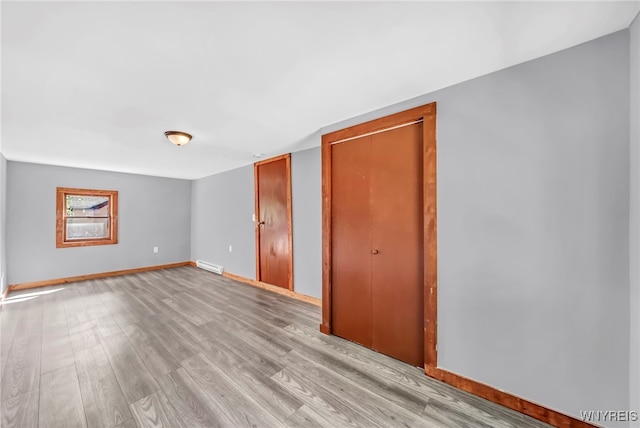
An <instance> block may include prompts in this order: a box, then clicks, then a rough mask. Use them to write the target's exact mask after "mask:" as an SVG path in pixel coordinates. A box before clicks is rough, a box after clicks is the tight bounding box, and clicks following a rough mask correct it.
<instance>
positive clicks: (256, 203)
mask: <svg viewBox="0 0 640 428" xmlns="http://www.w3.org/2000/svg"><path fill="white" fill-rule="evenodd" d="M282 159H284V160H285V168H286V176H287V232H288V233H287V240H288V246H289V260H288V264H289V266H288V268H287V272H288V278H289V281H288V289H289V290H290V291H293V223H292V212H293V208H292V198H291V153H287V154H284V155H280V156H276V157H273V158H269V159H265V160H261V161H259V162H255V163H254V164H253V189H254V190H253V193H254V206H255V216H256V221H255V224H254V227H255V237H256V281H261V276H260V227H259V226H258V223H259V221H260V217H259V216H260V199H259V197H258V196H259V194H258V174H259V173H258V167H259V166H261V165H264V164H267V163H271V162H276V161H279V160H282Z"/></svg>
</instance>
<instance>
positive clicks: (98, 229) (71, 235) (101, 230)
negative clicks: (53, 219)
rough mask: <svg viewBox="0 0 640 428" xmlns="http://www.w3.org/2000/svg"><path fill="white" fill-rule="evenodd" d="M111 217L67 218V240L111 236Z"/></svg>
mask: <svg viewBox="0 0 640 428" xmlns="http://www.w3.org/2000/svg"><path fill="white" fill-rule="evenodd" d="M109 236H110V233H109V219H108V218H90V217H75V218H67V240H77V239H96V238H98V239H100V238H109Z"/></svg>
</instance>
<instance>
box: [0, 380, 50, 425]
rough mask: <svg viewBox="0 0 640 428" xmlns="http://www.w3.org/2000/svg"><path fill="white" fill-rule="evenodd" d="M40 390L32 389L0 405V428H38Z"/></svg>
mask: <svg viewBox="0 0 640 428" xmlns="http://www.w3.org/2000/svg"><path fill="white" fill-rule="evenodd" d="M39 397H40V390H39V389H34V390H32V391H29V392H27V393H26V394H22V395H17V396H15V397H13V398H9V399H7V400H3V401H2V402H1V403H0V427H2V428H35V427H37V426H38V408H39V403H38V399H39Z"/></svg>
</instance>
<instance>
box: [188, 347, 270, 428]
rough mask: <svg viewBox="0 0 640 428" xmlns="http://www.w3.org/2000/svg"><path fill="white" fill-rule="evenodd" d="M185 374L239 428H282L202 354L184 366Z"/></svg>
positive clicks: (189, 360) (190, 359)
mask: <svg viewBox="0 0 640 428" xmlns="http://www.w3.org/2000/svg"><path fill="white" fill-rule="evenodd" d="M182 366H183V367H184V369H185V371H186V372H187V373H189V375H190V376H191V377H192V378H193V379H194V380H195V381H196V383H197V384H198V385H199V386H200V388H202V390H203V391H204V392H205V393H206V394H207V395H208V396H209V397H210V398H211V400H212V401H214V402H215V403H216V404H217V405H218V406H219V407H220V408H221V409H222V411H223V412H224V414H225V415H226V416H227V417H228V418H229V420H231V423H232V424H233V426H235V427H254V426H261V427H273V428H277V427H280V426H282V421H281V420H278V419H276V418H275V417H274V416H273V415H272V414H271V413H269V412H267V411H266V410H265V409H264V408H262V407H261V406H260V405H259V404H257V403H256V402H255V401H253V399H252V398H251V395H250V394H246V393H245V391H243V390H242V388H241V387H240V386H239V385H237V384H236V383H235V382H233V380H231V379H230V378H229V377H227V376H226V375H225V373H224V372H223V371H221V370H220V369H219V368H218V367H216V365H215V364H213V363H211V361H209V360H208V359H207V358H205V357H204V355H202V354H198V355H195V356H194V357H192V358H189V359H188V360H185V361H183V362H182Z"/></svg>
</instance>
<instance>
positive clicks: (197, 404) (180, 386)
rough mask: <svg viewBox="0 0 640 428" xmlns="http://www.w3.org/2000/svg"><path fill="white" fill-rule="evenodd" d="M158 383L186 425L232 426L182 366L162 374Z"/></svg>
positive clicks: (205, 426) (204, 426)
mask: <svg viewBox="0 0 640 428" xmlns="http://www.w3.org/2000/svg"><path fill="white" fill-rule="evenodd" d="M160 384H161V385H162V391H163V392H164V393H165V394H166V396H167V398H168V399H169V402H170V403H171V404H172V405H173V407H174V408H175V409H176V410H178V412H180V416H181V417H182V419H183V420H184V422H185V423H186V425H187V426H188V427H202V428H208V427H218V426H229V427H231V426H233V424H232V423H231V421H230V420H229V418H227V416H226V415H225V414H224V412H223V411H222V409H220V407H218V405H217V404H216V403H214V402H212V401H211V399H210V398H209V397H208V396H207V395H206V394H205V393H204V391H202V389H200V387H199V386H198V384H196V382H195V381H194V380H193V379H192V378H191V377H190V376H189V374H187V372H186V371H185V370H184V369H183V368H179V369H178V370H176V371H174V372H171V373H169V374H168V375H167V376H164V377H163V378H162V379H160Z"/></svg>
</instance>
